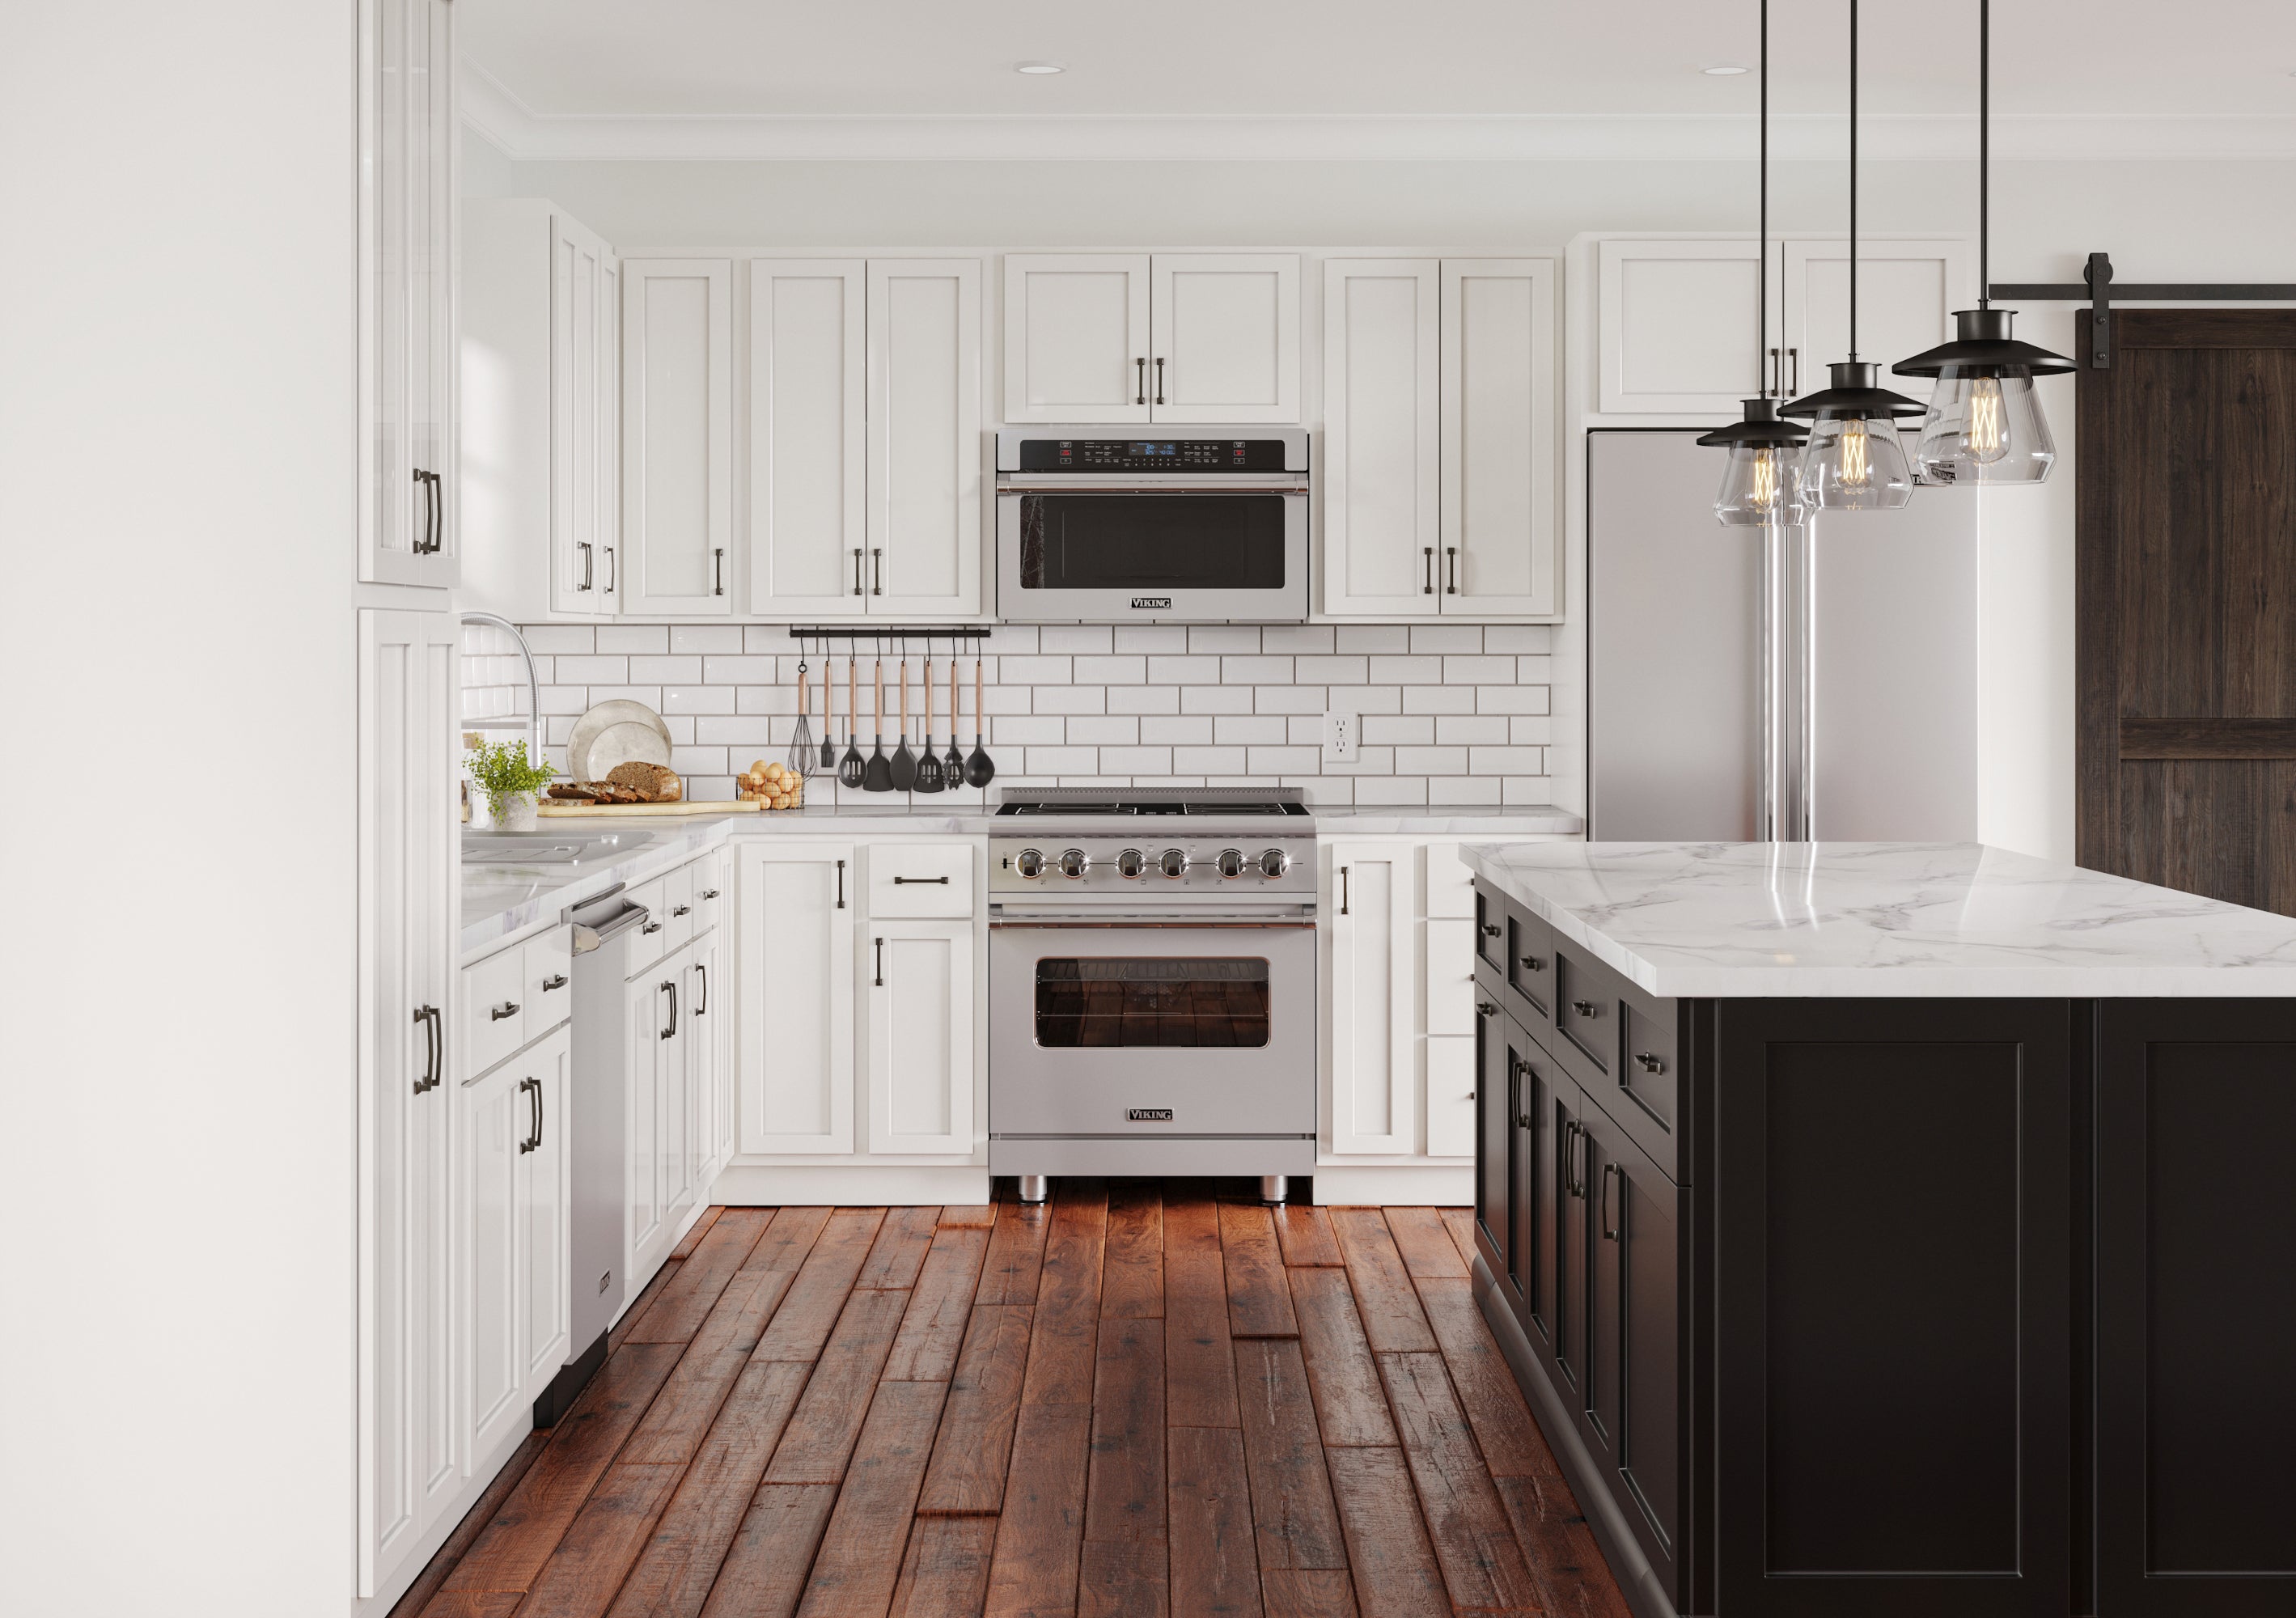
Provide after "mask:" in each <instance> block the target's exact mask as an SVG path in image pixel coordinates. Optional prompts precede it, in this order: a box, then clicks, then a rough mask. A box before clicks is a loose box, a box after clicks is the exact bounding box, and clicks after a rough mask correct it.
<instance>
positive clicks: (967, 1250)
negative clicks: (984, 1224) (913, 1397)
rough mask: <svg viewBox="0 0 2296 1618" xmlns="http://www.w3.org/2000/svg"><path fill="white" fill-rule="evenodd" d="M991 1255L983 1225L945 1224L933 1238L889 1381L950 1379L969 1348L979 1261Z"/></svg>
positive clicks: (896, 1343) (889, 1365) (897, 1340)
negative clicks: (966, 1345) (967, 1326)
mask: <svg viewBox="0 0 2296 1618" xmlns="http://www.w3.org/2000/svg"><path fill="white" fill-rule="evenodd" d="M987 1252H988V1231H987V1230H985V1229H983V1228H980V1227H979V1226H975V1225H944V1226H942V1227H941V1228H940V1229H939V1231H938V1232H937V1233H936V1234H935V1235H934V1236H933V1241H932V1248H931V1252H929V1253H927V1254H926V1255H925V1261H924V1267H923V1268H922V1269H920V1270H919V1271H918V1272H917V1284H916V1285H915V1287H914V1289H913V1290H912V1291H911V1292H910V1294H909V1312H908V1313H907V1314H906V1315H903V1316H902V1317H901V1329H900V1332H899V1334H898V1335H896V1336H895V1337H894V1339H893V1351H892V1353H891V1354H890V1356H888V1357H887V1359H886V1360H885V1380H886V1381H888V1382H947V1380H948V1376H949V1373H950V1372H951V1371H952V1370H954V1369H955V1367H956V1355H957V1351H958V1350H959V1349H960V1348H962V1347H963V1346H964V1327H965V1324H966V1322H968V1321H969V1320H971V1319H972V1294H973V1290H974V1289H975V1288H976V1287H978V1286H979V1285H980V1260H981V1256H982V1255H983V1254H984V1253H987Z"/></svg>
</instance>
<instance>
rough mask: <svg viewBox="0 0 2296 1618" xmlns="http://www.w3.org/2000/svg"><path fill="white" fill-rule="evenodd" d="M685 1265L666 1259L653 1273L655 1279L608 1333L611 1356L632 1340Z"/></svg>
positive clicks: (624, 1311)
mask: <svg viewBox="0 0 2296 1618" xmlns="http://www.w3.org/2000/svg"><path fill="white" fill-rule="evenodd" d="M684 1263H685V1261H684V1260H682V1259H666V1260H664V1261H662V1266H661V1268H660V1269H657V1270H655V1271H654V1272H653V1279H652V1280H651V1281H648V1282H647V1283H646V1284H645V1286H644V1289H642V1290H641V1291H640V1292H639V1294H638V1295H637V1296H636V1298H635V1299H634V1300H632V1302H631V1303H630V1306H629V1307H628V1308H627V1309H626V1310H623V1311H622V1318H620V1319H619V1320H617V1321H615V1322H614V1324H613V1327H612V1329H611V1330H610V1331H608V1332H607V1334H606V1351H607V1352H608V1353H609V1354H611V1353H612V1352H613V1351H615V1350H616V1349H619V1347H621V1346H622V1344H624V1343H627V1342H628V1341H629V1340H630V1334H631V1333H632V1332H634V1331H635V1330H637V1329H638V1326H640V1325H641V1324H642V1323H643V1322H644V1319H645V1318H646V1311H647V1310H650V1309H652V1307H653V1305H654V1300H655V1299H657V1298H659V1297H660V1296H661V1294H662V1291H663V1289H664V1288H666V1287H668V1285H669V1284H670V1283H671V1282H672V1281H674V1280H676V1278H677V1272H678V1270H679V1269H681V1268H682V1267H683V1265H684Z"/></svg>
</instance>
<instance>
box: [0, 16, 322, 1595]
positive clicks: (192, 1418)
mask: <svg viewBox="0 0 2296 1618" xmlns="http://www.w3.org/2000/svg"><path fill="white" fill-rule="evenodd" d="M353 20H354V7H353V4H351V0H325V3H324V4H322V3H316V0H230V3H228V4H219V5H204V6H185V5H183V4H176V0H121V3H119V4H103V5H93V4H65V5H40V6H33V5H15V4H12V5H8V6H6V7H4V8H0V218H5V219H6V220H7V221H8V226H9V228H8V238H9V251H6V252H4V253H0V550H4V560H5V567H4V578H5V587H4V589H0V693H4V694H5V695H6V697H7V699H8V702H9V704H10V707H11V709H12V716H13V717H12V721H11V724H10V727H9V752H10V756H11V757H12V759H13V760H15V761H16V776H17V780H16V784H15V786H14V788H13V789H12V790H11V791H10V792H8V793H5V794H4V796H0V848H4V849H5V850H6V852H5V854H4V856H0V858H4V861H5V869H6V874H7V883H6V888H7V897H8V907H9V910H8V920H7V924H6V925H5V926H4V927H0V985H4V989H0V1229H4V1230H5V1231H6V1232H7V1233H8V1234H7V1240H6V1242H5V1244H4V1249H0V1251H4V1253H5V1255H6V1257H5V1260H4V1269H0V1298H4V1299H5V1301H6V1302H5V1305H4V1310H5V1314H4V1323H0V1387H4V1389H5V1390H6V1392H5V1394H4V1396H0V1398H4V1403H0V1570H4V1571H0V1592H4V1593H0V1606H4V1607H5V1608H6V1609H7V1610H8V1611H10V1612H12V1613H24V1614H32V1613H58V1614H61V1613H72V1614H91V1615H96V1614H102V1615H106V1618H109V1615H111V1614H160V1613H166V1614H201V1615H204V1614H225V1613H228V1614H250V1615H251V1614H278V1615H280V1618H311V1614H324V1613H329V1612H337V1611H341V1610H343V1609H344V1608H345V1607H347V1606H348V1597H349V1591H350V1589H351V1582H350V1580H351V1526H352V1524H351V1503H352V1498H353V1497H352V1492H351V1484H352V1426H351V1423H352V1414H353V1379H354V1364H355V1361H354V1357H353V1336H352V1332H353V1314H352V1304H353V1292H352V1285H353V1275H352V1267H351V1262H350V1260H351V1254H352V1253H353V1251H354V1246H353V1207H352V1189H353V1187H352V1175H353V1165H354V1158H353V1096H354V1086H353V1067H352V1060H353V1043H352V1031H353V1022H354V987H355V984H354V977H353V970H354V947H353V916H352V903H353V873H354V853H355V850H354V841H353V833H354V826H353V814H352V798H351V792H352V768H353V747H352V719H353V680H354V674H355V664H354V657H353V652H354V634H353V631H354V620H353V617H352V593H351V585H350V580H351V579H353V577H354V576H355V571H356V561H355V552H354V548H353V547H354V528H353V522H354V514H355V509H356V507H355V502H356V498H357V487H356V472H355V451H356V448H357V444H356V439H355V434H354V427H355V417H354V408H355V399H356V396H355V374H354V366H355V361H356V351H355V350H356V310H355V302H354V292H355V282H354V251H355V212H354V206H353V203H354V193H353V179H354V174H355V165H354V152H353V136H354V125H353V88H354V80H353V71H354V54H353V38H354V36H353ZM258 630H259V631H260V632H259V633H258V632H256V631H258Z"/></svg>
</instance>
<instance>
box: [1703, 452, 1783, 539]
mask: <svg viewBox="0 0 2296 1618" xmlns="http://www.w3.org/2000/svg"><path fill="white" fill-rule="evenodd" d="M1801 515H1802V498H1801V451H1800V448H1798V447H1797V446H1794V445H1792V444H1734V445H1733V446H1731V449H1730V459H1729V463H1728V464H1726V466H1725V467H1724V468H1723V471H1722V492H1721V493H1720V494H1719V495H1718V496H1716V497H1715V500H1714V517H1715V521H1717V522H1720V523H1722V524H1723V525H1724V526H1725V527H1727V528H1764V527H1767V526H1768V525H1769V524H1770V523H1773V522H1782V523H1786V524H1789V525H1791V524H1792V523H1796V522H1800V521H1801Z"/></svg>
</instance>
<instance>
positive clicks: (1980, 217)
mask: <svg viewBox="0 0 2296 1618" xmlns="http://www.w3.org/2000/svg"><path fill="white" fill-rule="evenodd" d="M1992 9H1993V8H1992V5H1991V3H1990V0H1978V5H1977V307H1976V308H1973V309H1956V310H1955V311H1954V316H1953V321H1954V341H1951V342H1948V343H1943V344H1940V345H1939V347H1937V348H1934V349H1930V350H1929V351H1928V352H1926V353H1923V354H1916V355H1915V356H1914V357H1912V358H1911V359H1909V360H1907V361H1906V362H1905V363H1904V364H1902V365H1898V366H1897V367H1896V370H1897V373H1898V375H1900V376H1934V377H1935V378H1937V390H1936V391H1935V392H1933V393H1932V394H1931V395H1930V408H1929V414H1928V415H1926V416H1925V417H1923V421H1922V437H1921V442H1920V444H1919V445H1918V446H1917V447H1916V448H1915V451H1914V458H1915V464H1916V466H1917V467H1918V469H1919V472H1920V477H1921V480H1922V481H1923V482H1924V483H1938V484H1949V485H1954V486H1956V487H1957V486H1960V485H1963V484H1968V483H2038V482H2040V481H2042V480H2044V479H2046V477H2047V476H2048V475H2049V468H2050V467H2052V466H2054V465H2055V464H2056V461H2057V446H2056V442H2055V440H2054V439H2052V438H2050V436H2049V423H2048V418H2047V417H2046V416H2045V415H2042V414H2041V401H2040V399H2039V398H2038V397H2036V395H2035V394H2034V391H2033V379H2034V378H2035V377H2037V376H2056V375H2061V374H2063V373H2065V372H2067V371H2070V370H2071V369H2072V368H2073V362H2072V361H2071V360H2070V359H2067V358H2065V357H2063V356H2062V355H2061V354H2052V353H2050V352H2049V351H2048V350H2047V349H2040V348H2036V347H2034V346H2033V345H2032V344H2031V343H2030V342H2019V341H2017V340H2016V339H2015V338H2013V337H2012V336H2011V335H2010V334H2009V323H2010V322H2011V321H2012V320H2014V319H2015V318H2016V311H2015V310H2014V309H1997V308H1994V307H1993V305H1992V290H1993V289H1992V284H1991V283H1990V282H1989V280H1988V279H1987V277H1988V274H1989V267H1990V266H1989V259H1988V248H1989V235H1990V234H1991V226H1992V200H1993V199H1992V177H1993V176H1992V170H1993V141H1992V136H1993V15H1992Z"/></svg>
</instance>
